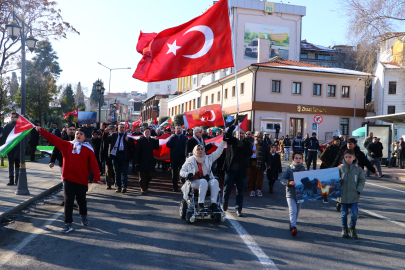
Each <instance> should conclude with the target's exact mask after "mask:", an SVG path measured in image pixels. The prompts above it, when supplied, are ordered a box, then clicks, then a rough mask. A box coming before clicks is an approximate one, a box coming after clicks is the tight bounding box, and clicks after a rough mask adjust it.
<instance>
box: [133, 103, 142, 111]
mask: <svg viewBox="0 0 405 270" xmlns="http://www.w3.org/2000/svg"><path fill="white" fill-rule="evenodd" d="M141 107H142V102H134V111H135V112H140V111H141Z"/></svg>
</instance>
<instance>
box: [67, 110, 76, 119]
mask: <svg viewBox="0 0 405 270" xmlns="http://www.w3.org/2000/svg"><path fill="white" fill-rule="evenodd" d="M69 115H73V116H76V117H78V116H79V110H74V111H73V112H70V113H65V114H63V118H66V117H68V116H69Z"/></svg>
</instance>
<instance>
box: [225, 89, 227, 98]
mask: <svg viewBox="0 0 405 270" xmlns="http://www.w3.org/2000/svg"><path fill="white" fill-rule="evenodd" d="M225 99H228V88H226V89H225Z"/></svg>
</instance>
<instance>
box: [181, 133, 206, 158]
mask: <svg viewBox="0 0 405 270" xmlns="http://www.w3.org/2000/svg"><path fill="white" fill-rule="evenodd" d="M193 133H194V135H192V136H193V137H192V138H190V139H189V140H188V141H187V142H186V152H185V155H186V157H187V156H188V155H189V154H190V153H193V150H194V147H195V146H196V145H197V144H199V145H201V146H202V147H203V148H204V150H205V153H207V151H208V150H210V149H211V147H212V145H211V144H209V145H205V142H204V139H203V137H202V129H201V128H199V127H196V128H195V129H194V132H193Z"/></svg>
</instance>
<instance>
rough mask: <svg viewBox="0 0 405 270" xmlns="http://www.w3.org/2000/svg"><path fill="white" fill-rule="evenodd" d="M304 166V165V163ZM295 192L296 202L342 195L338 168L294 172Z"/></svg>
mask: <svg viewBox="0 0 405 270" xmlns="http://www.w3.org/2000/svg"><path fill="white" fill-rule="evenodd" d="M304 166H305V165H304ZM293 175H294V182H295V192H296V195H297V203H303V202H312V201H316V200H320V199H322V198H323V197H325V196H326V197H332V198H338V197H341V196H342V190H341V187H340V181H339V178H340V177H339V168H337V167H336V168H331V169H323V170H315V171H304V172H295V173H294V174H293Z"/></svg>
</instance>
